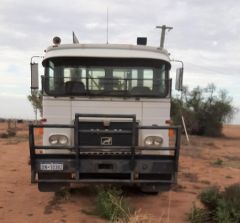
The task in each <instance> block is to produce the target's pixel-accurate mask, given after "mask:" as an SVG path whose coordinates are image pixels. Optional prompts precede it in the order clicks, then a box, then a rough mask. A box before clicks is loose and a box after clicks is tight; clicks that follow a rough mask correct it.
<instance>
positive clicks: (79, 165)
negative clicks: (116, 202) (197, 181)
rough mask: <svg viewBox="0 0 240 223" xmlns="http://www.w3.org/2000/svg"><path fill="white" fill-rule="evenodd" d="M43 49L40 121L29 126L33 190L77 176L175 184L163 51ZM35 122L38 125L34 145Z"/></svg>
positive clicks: (176, 144) (174, 139)
mask: <svg viewBox="0 0 240 223" xmlns="http://www.w3.org/2000/svg"><path fill="white" fill-rule="evenodd" d="M45 52H46V53H45V56H44V58H43V61H42V65H43V67H44V75H43V76H42V92H43V118H44V120H45V123H44V124H41V125H30V126H29V140H30V155H31V173H32V182H33V183H38V187H39V190H40V191H56V190H59V189H60V188H61V187H66V186H70V184H71V183H82V182H84V183H118V184H131V185H138V186H139V187H140V188H141V189H142V190H143V191H147V192H148V191H150V192H158V191H159V190H161V189H163V188H167V189H169V188H170V187H171V185H172V184H174V183H176V179H177V171H178V158H179V149H180V127H178V126H170V125H169V120H170V100H171V85H172V83H171V79H170V76H169V71H170V69H171V64H170V58H169V53H168V52H167V51H166V50H165V49H162V48H156V47H150V46H145V45H124V44H79V43H78V44H54V45H53V46H50V47H48V48H47V50H46V51H45ZM32 70H33V69H32ZM32 75H33V74H32ZM37 128H42V129H43V138H42V144H41V145H38V144H37V143H36V140H35V138H36V134H34V133H35V131H34V130H35V129H37ZM169 133H174V136H173V134H169Z"/></svg>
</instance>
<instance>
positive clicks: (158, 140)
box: [144, 136, 163, 146]
mask: <svg viewBox="0 0 240 223" xmlns="http://www.w3.org/2000/svg"><path fill="white" fill-rule="evenodd" d="M162 144H163V138H162V137H160V136H147V137H146V138H145V139H144V145H145V146H161V145H162Z"/></svg>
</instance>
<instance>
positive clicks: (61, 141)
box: [49, 135, 68, 146]
mask: <svg viewBox="0 0 240 223" xmlns="http://www.w3.org/2000/svg"><path fill="white" fill-rule="evenodd" d="M49 143H50V144H51V145H60V146H63V145H66V144H67V143H68V137H67V136H65V135H51V136H50V137H49Z"/></svg>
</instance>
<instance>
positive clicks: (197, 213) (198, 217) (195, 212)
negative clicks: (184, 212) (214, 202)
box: [188, 205, 209, 223]
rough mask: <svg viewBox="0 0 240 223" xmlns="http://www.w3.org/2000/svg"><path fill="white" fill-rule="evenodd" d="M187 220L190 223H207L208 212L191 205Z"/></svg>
mask: <svg viewBox="0 0 240 223" xmlns="http://www.w3.org/2000/svg"><path fill="white" fill-rule="evenodd" d="M188 220H189V221H190V222H191V223H207V222H209V212H208V211H207V210H206V209H203V208H197V207H196V206H195V205H193V207H192V210H191V213H189V214H188Z"/></svg>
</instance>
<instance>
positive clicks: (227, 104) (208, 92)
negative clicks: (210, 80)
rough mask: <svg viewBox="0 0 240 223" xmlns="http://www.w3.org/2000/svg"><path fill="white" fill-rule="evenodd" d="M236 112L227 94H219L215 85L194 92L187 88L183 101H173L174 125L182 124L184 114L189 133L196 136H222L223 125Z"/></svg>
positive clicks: (172, 116)
mask: <svg viewBox="0 0 240 223" xmlns="http://www.w3.org/2000/svg"><path fill="white" fill-rule="evenodd" d="M235 110H236V109H235V108H234V107H233V106H232V98H231V97H229V96H228V95H227V92H226V91H224V90H220V91H218V92H217V90H216V87H215V86H214V85H213V84H210V85H208V86H207V87H206V88H200V87H196V88H194V89H193V90H192V91H189V90H188V89H187V88H185V89H184V91H183V97H182V100H180V99H179V98H173V99H172V101H171V118H172V120H173V122H174V124H181V122H182V121H181V115H182V114H183V116H184V118H185V123H186V126H187V129H188V131H189V132H190V133H191V134H196V135H206V136H220V135H221V134H222V127H223V123H224V122H226V121H227V120H230V119H231V118H232V116H233V114H234V112H235ZM181 111H182V112H181Z"/></svg>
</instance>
